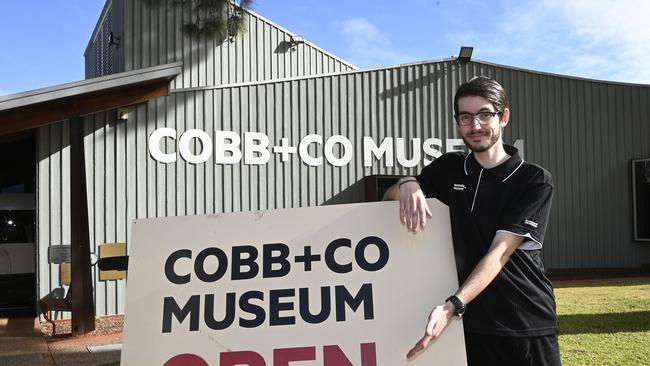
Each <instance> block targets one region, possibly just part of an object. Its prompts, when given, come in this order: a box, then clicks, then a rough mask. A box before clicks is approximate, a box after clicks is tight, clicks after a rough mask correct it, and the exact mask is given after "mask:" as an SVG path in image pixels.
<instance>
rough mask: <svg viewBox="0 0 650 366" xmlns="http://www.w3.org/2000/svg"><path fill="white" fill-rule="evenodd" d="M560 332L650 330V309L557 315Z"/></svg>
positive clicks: (596, 332) (588, 332) (586, 332)
mask: <svg viewBox="0 0 650 366" xmlns="http://www.w3.org/2000/svg"><path fill="white" fill-rule="evenodd" d="M557 318H558V321H559V323H560V334H600V333H619V332H645V331H650V311H632V312H626V313H609V314H573V315H558V317H557Z"/></svg>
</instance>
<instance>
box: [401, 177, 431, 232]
mask: <svg viewBox="0 0 650 366" xmlns="http://www.w3.org/2000/svg"><path fill="white" fill-rule="evenodd" d="M408 179H410V180H406V181H403V182H399V183H398V184H399V186H398V187H399V220H400V222H401V223H402V225H406V229H407V230H408V231H410V232H412V233H416V232H417V231H418V228H419V229H420V230H424V227H425V226H426V224H427V216H428V217H431V211H430V210H429V206H428V205H427V201H426V198H425V197H424V193H423V192H422V189H420V185H419V184H418V182H417V181H416V180H415V178H408Z"/></svg>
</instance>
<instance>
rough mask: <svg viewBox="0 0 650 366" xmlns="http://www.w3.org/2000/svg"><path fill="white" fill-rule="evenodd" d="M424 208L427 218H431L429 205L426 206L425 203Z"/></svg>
mask: <svg viewBox="0 0 650 366" xmlns="http://www.w3.org/2000/svg"><path fill="white" fill-rule="evenodd" d="M424 207H425V208H426V211H427V216H429V217H432V216H433V214H432V213H431V210H430V209H429V205H427V204H426V203H425V204H424Z"/></svg>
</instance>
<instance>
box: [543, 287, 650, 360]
mask: <svg viewBox="0 0 650 366" xmlns="http://www.w3.org/2000/svg"><path fill="white" fill-rule="evenodd" d="M553 285H554V287H555V296H556V298H557V314H558V319H559V322H560V351H561V354H562V362H563V365H564V366H571V365H650V277H646V278H630V279H610V280H589V281H571V282H555V283H554V284H553Z"/></svg>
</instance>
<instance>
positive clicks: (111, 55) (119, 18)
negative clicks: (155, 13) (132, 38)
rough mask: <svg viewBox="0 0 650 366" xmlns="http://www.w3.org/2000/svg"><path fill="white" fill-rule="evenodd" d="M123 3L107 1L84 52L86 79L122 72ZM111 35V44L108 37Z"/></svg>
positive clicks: (118, 0) (116, 0)
mask: <svg viewBox="0 0 650 366" xmlns="http://www.w3.org/2000/svg"><path fill="white" fill-rule="evenodd" d="M124 1H125V0H107V1H106V4H105V5H104V9H103V10H102V14H101V15H100V17H99V20H98V21H97V25H96V26H95V30H94V31H93V34H92V36H91V37H90V41H89V42H88V46H87V47H86V51H85V52H84V59H85V75H86V79H90V78H95V77H99V76H105V75H111V74H114V73H118V72H123V71H125V70H124V48H125V47H124V45H123V42H124V16H123V13H124ZM111 33H113V42H114V43H113V44H112V45H111V44H109V35H110V34H111Z"/></svg>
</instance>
